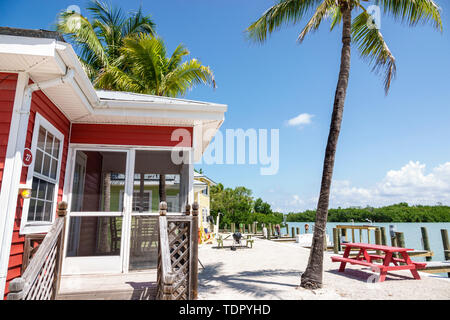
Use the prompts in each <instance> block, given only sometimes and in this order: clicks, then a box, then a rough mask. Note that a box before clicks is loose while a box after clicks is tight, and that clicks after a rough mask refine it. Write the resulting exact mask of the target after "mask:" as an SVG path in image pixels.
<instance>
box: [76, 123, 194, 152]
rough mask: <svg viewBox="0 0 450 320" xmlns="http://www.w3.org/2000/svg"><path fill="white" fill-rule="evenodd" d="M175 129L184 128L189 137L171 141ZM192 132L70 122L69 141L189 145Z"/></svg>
mask: <svg viewBox="0 0 450 320" xmlns="http://www.w3.org/2000/svg"><path fill="white" fill-rule="evenodd" d="M176 129H186V130H187V132H189V137H184V136H183V139H182V138H180V140H179V141H171V136H172V132H173V131H174V130H176ZM192 132H193V129H192V127H169V126H136V125H133V126H132V125H111V124H72V133H71V138H70V142H72V143H90V144H110V145H135V146H159V147H174V146H176V145H178V143H180V142H181V141H183V144H182V145H180V146H182V147H191V146H192Z"/></svg>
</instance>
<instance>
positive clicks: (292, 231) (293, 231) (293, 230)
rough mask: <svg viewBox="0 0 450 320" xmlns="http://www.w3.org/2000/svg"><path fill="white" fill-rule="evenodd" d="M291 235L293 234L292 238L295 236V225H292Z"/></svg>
mask: <svg viewBox="0 0 450 320" xmlns="http://www.w3.org/2000/svg"><path fill="white" fill-rule="evenodd" d="M291 235H292V238H295V228H294V227H291Z"/></svg>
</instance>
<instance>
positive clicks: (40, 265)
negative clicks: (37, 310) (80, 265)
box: [7, 202, 67, 300]
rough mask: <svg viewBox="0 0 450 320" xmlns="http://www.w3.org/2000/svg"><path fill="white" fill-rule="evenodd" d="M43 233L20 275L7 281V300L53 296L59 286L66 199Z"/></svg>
mask: <svg viewBox="0 0 450 320" xmlns="http://www.w3.org/2000/svg"><path fill="white" fill-rule="evenodd" d="M57 212H58V217H57V218H56V221H55V223H54V224H53V225H52V227H51V229H50V231H49V232H48V233H47V234H46V235H45V237H44V239H43V240H42V243H41V244H40V245H39V247H38V248H37V250H36V253H35V254H34V256H33V257H32V258H31V260H30V261H29V263H28V265H27V267H26V269H25V271H24V272H23V274H22V276H21V277H19V278H16V279H14V280H12V281H11V282H10V283H9V293H8V296H7V299H8V300H53V299H55V296H56V294H57V292H58V289H59V281H60V272H61V262H62V250H63V244H64V243H63V242H64V229H65V221H66V213H67V203H66V202H60V203H59V204H58V211H57Z"/></svg>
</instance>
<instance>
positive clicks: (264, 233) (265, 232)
mask: <svg viewBox="0 0 450 320" xmlns="http://www.w3.org/2000/svg"><path fill="white" fill-rule="evenodd" d="M262 232H263V236H264V239H267V228H266V225H264V226H263V230H262Z"/></svg>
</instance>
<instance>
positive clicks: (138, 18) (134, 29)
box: [122, 7, 156, 38]
mask: <svg viewBox="0 0 450 320" xmlns="http://www.w3.org/2000/svg"><path fill="white" fill-rule="evenodd" d="M155 27H156V24H155V23H154V22H153V20H152V19H151V17H150V16H149V15H148V16H144V14H143V13H142V7H139V9H138V11H137V12H136V13H133V14H132V15H130V16H129V17H128V18H127V19H126V20H125V22H124V24H123V30H122V35H123V37H124V38H125V37H127V36H129V35H135V34H138V33H147V34H150V35H152V36H155V35H156V32H155Z"/></svg>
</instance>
